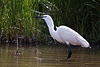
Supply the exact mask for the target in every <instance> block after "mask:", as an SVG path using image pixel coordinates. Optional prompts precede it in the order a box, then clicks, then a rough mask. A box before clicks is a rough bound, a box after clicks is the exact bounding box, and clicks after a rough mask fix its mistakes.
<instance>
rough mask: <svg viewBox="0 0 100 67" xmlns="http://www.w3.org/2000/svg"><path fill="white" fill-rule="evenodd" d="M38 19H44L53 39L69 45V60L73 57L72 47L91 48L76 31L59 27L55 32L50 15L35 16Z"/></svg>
mask: <svg viewBox="0 0 100 67" xmlns="http://www.w3.org/2000/svg"><path fill="white" fill-rule="evenodd" d="M35 17H36V18H42V19H44V20H45V22H46V24H47V26H48V28H49V32H50V35H51V36H52V38H53V39H55V40H57V41H58V42H62V43H66V44H67V45H68V51H69V53H68V57H67V59H69V58H70V57H71V54H72V51H71V46H70V44H71V45H80V46H81V47H86V48H87V47H90V46H89V43H88V42H87V41H86V40H85V39H84V38H83V37H82V36H81V35H79V34H78V33H77V32H76V31H74V30H72V29H71V28H69V27H67V26H59V27H57V30H56V31H55V30H54V23H53V20H52V18H51V16H49V15H42V16H35Z"/></svg>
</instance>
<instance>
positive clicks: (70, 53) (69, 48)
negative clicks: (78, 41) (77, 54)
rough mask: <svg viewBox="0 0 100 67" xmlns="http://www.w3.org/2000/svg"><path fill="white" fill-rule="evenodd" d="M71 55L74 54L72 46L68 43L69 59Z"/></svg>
mask: <svg viewBox="0 0 100 67" xmlns="http://www.w3.org/2000/svg"><path fill="white" fill-rule="evenodd" d="M71 55H72V50H71V46H70V45H68V56H67V60H68V59H70V57H71Z"/></svg>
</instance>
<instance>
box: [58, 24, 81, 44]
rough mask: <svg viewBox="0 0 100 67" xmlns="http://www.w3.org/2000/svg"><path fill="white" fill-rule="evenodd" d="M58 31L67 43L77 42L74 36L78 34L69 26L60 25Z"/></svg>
mask: <svg viewBox="0 0 100 67" xmlns="http://www.w3.org/2000/svg"><path fill="white" fill-rule="evenodd" d="M58 32H59V36H60V38H61V39H62V40H64V41H68V42H69V43H71V44H74V45H75V44H77V45H78V44H79V43H78V42H77V39H76V38H77V37H79V36H80V35H79V34H78V33H77V32H75V31H74V30H72V29H71V28H69V27H65V26H61V27H59V28H58Z"/></svg>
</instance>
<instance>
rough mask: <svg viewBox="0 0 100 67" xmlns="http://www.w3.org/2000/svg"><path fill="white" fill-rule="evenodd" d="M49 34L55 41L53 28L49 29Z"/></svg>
mask: <svg viewBox="0 0 100 67" xmlns="http://www.w3.org/2000/svg"><path fill="white" fill-rule="evenodd" d="M49 32H50V35H51V36H52V37H53V39H56V37H55V36H56V31H55V30H54V27H49Z"/></svg>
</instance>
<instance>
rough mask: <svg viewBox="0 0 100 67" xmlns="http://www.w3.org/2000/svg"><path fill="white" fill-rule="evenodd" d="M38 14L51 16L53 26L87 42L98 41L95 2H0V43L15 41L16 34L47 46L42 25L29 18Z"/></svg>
mask: <svg viewBox="0 0 100 67" xmlns="http://www.w3.org/2000/svg"><path fill="white" fill-rule="evenodd" d="M40 12H41V13H42V14H49V15H51V16H52V18H53V20H54V22H55V23H54V24H55V26H60V25H66V26H69V27H71V28H72V29H74V30H76V31H77V32H78V33H80V34H81V35H82V36H83V37H84V38H86V39H87V40H89V41H98V40H100V32H99V31H100V1H99V0H63V1H62V0H0V39H1V40H4V39H6V40H8V41H9V40H15V39H16V34H17V35H18V36H19V37H22V38H23V39H26V40H27V39H28V40H29V41H32V39H38V41H42V42H43V41H47V42H48V41H49V40H50V35H49V32H48V28H47V26H46V24H45V23H43V22H44V21H42V20H40V19H35V18H33V16H34V15H38V14H39V13H40ZM40 22H42V23H40ZM36 37H37V38H36Z"/></svg>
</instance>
